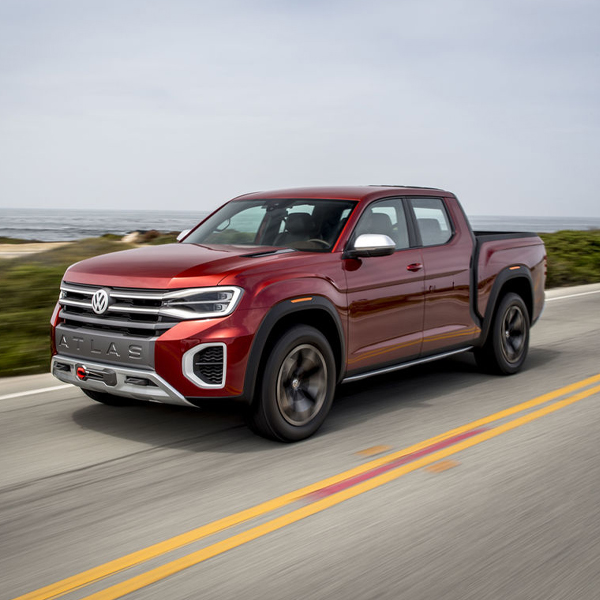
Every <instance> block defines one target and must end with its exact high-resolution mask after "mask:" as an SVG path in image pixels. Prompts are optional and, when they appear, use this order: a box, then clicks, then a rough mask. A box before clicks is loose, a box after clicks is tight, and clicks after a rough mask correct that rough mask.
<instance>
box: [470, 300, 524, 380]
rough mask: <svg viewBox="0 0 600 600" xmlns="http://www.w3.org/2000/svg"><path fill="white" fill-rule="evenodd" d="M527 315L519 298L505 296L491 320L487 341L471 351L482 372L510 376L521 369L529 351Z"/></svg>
mask: <svg viewBox="0 0 600 600" xmlns="http://www.w3.org/2000/svg"><path fill="white" fill-rule="evenodd" d="M529 327H530V325H529V313H528V312H527V307H526V306H525V303H524V302H523V299H522V298H521V296H519V295H517V294H514V293H512V292H511V293H509V294H506V295H505V296H504V297H503V298H502V300H500V304H499V305H498V308H497V310H496V314H495V315H494V318H493V320H492V325H491V329H490V332H489V334H488V339H487V340H486V342H485V344H484V346H483V347H481V348H478V349H477V350H476V351H475V358H476V360H477V364H478V365H479V366H480V367H481V368H482V369H483V370H484V371H488V372H491V373H498V374H501V375H512V374H513V373H517V372H518V371H520V370H521V367H522V366H523V363H524V362H525V358H526V357H527V351H528V349H529Z"/></svg>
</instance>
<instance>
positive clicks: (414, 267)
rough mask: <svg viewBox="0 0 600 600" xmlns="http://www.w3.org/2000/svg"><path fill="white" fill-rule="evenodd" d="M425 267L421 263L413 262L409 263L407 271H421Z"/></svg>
mask: <svg viewBox="0 0 600 600" xmlns="http://www.w3.org/2000/svg"><path fill="white" fill-rule="evenodd" d="M422 268H423V265H422V264H421V263H412V264H411V265H408V266H407V267H406V270H407V271H412V272H413V273H414V272H416V271H420V270H421V269H422Z"/></svg>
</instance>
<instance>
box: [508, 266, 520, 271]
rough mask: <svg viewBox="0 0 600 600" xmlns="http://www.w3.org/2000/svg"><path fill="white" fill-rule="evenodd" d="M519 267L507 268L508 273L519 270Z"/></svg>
mask: <svg viewBox="0 0 600 600" xmlns="http://www.w3.org/2000/svg"><path fill="white" fill-rule="evenodd" d="M520 268H521V267H509V268H508V270H509V271H514V270H515V269H520Z"/></svg>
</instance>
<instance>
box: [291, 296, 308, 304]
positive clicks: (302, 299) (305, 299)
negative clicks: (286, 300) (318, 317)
mask: <svg viewBox="0 0 600 600" xmlns="http://www.w3.org/2000/svg"><path fill="white" fill-rule="evenodd" d="M309 300H312V296H311V297H310V298H296V299H295V300H292V303H294V304H295V303H296V302H308V301H309Z"/></svg>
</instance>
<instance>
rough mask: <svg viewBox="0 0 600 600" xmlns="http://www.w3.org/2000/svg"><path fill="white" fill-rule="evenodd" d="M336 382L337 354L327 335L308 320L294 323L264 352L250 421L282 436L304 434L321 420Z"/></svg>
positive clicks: (279, 438)
mask: <svg viewBox="0 0 600 600" xmlns="http://www.w3.org/2000/svg"><path fill="white" fill-rule="evenodd" d="M335 383H336V368H335V359H334V357H333V352H332V350H331V346H330V345H329V343H328V342H327V339H326V338H325V336H324V335H323V334H322V333H321V332H320V331H318V330H317V329H315V328H313V327H309V326H307V325H298V326H296V327H293V328H291V329H289V330H288V331H287V332H285V333H284V334H283V335H282V336H281V338H280V339H279V340H278V341H277V343H276V344H275V346H274V347H273V349H272V350H271V352H270V354H269V356H268V358H267V361H266V364H265V368H264V371H263V375H262V380H261V382H260V384H259V386H258V390H257V394H256V397H255V398H254V402H253V403H252V406H250V407H249V413H248V417H249V422H248V424H249V425H250V428H251V429H252V430H253V431H254V432H255V433H257V434H258V435H261V436H263V437H266V438H269V439H273V440H277V441H280V442H297V441H300V440H303V439H306V438H307V437H310V436H311V435H313V434H314V433H315V432H316V431H317V429H319V427H320V426H321V425H322V424H323V421H324V420H325V417H326V416H327V413H328V412H329V409H330V408H331V404H332V402H333V396H334V394H335Z"/></svg>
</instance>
